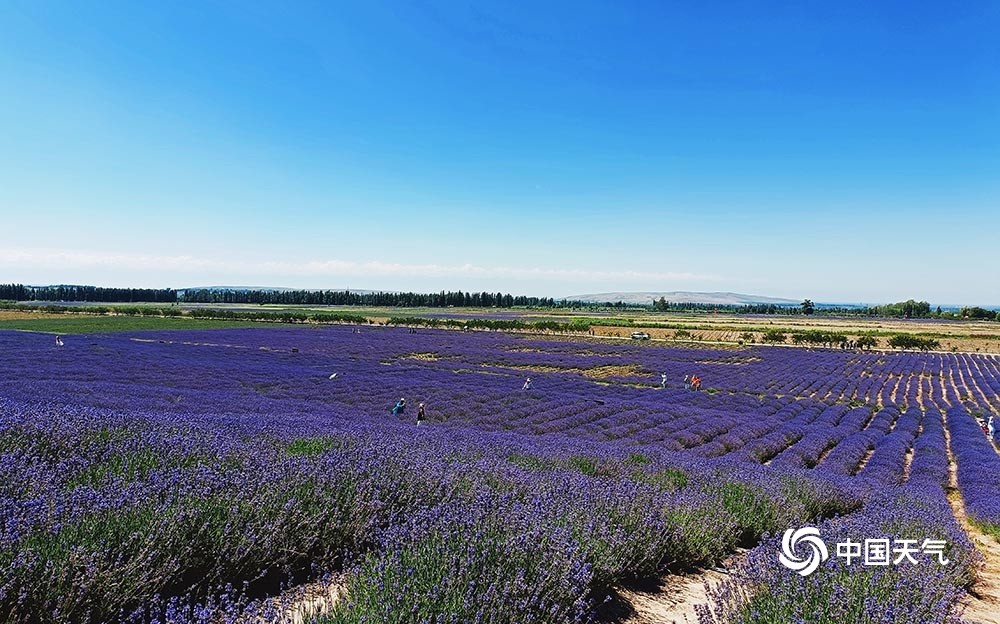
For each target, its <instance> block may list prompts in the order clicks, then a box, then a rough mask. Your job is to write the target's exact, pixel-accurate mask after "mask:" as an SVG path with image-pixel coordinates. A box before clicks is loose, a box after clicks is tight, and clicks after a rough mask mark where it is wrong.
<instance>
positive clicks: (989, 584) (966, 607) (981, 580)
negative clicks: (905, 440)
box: [944, 416, 1000, 624]
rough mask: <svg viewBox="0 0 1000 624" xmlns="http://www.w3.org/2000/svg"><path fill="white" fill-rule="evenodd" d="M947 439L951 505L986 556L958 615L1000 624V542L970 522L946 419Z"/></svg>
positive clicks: (977, 623) (973, 623)
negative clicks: (959, 485)
mask: <svg viewBox="0 0 1000 624" xmlns="http://www.w3.org/2000/svg"><path fill="white" fill-rule="evenodd" d="M944 418H945V422H944V425H945V427H944V439H945V444H946V446H947V450H948V481H949V483H948V502H949V503H951V509H952V511H953V512H954V514H955V519H956V520H957V521H958V524H959V526H961V527H962V529H963V530H964V531H965V533H966V534H967V535H968V536H969V539H970V540H972V543H973V544H975V545H976V550H978V551H979V552H980V553H981V554H982V555H983V565H982V567H981V568H980V569H979V572H978V574H977V575H976V583H975V585H973V586H972V587H971V588H970V589H969V592H968V593H967V594H966V595H965V596H964V597H963V598H962V599H961V600H960V601H959V604H958V606H957V608H956V612H957V613H958V615H959V616H960V617H961V618H962V621H963V622H965V623H967V624H1000V542H998V541H997V540H996V538H994V537H992V536H990V535H987V534H985V533H983V532H982V531H980V530H979V529H977V528H976V527H975V526H973V525H972V523H970V522H969V517H968V516H967V515H966V513H965V501H964V500H962V494H961V492H960V491H959V489H958V465H957V464H956V463H955V456H954V454H953V453H952V451H951V434H950V433H949V431H948V417H947V416H945V417H944Z"/></svg>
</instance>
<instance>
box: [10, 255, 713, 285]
mask: <svg viewBox="0 0 1000 624" xmlns="http://www.w3.org/2000/svg"><path fill="white" fill-rule="evenodd" d="M0 267H5V268H14V269H20V270H22V271H23V270H27V269H35V270H37V269H46V270H70V269H72V270H76V271H79V270H81V269H94V270H115V271H130V272H156V273H171V274H174V275H178V276H179V275H188V276H190V275H198V274H205V273H211V274H215V275H230V276H232V277H234V278H237V277H239V278H250V279H257V278H264V277H272V276H297V277H317V278H320V277H336V276H362V277H363V276H406V277H468V278H483V279H495V278H507V279H530V280H562V281H574V282H587V281H594V282H676V281H700V282H702V281H720V280H721V278H720V277H718V276H715V275H701V274H697V273H690V272H684V271H678V272H674V271H667V272H644V271H631V270H610V269H609V270H589V269H567V268H538V267H535V268H531V267H482V266H478V265H475V264H461V265H441V264H403V263H398V262H383V261H379V260H371V261H364V262H356V261H349V260H338V259H331V260H311V261H305V262H293V261H286V260H260V261H249V262H245V261H240V260H226V259H216V258H199V257H195V256H189V255H178V256H158V255H145V254H134V253H116V252H102V251H66V250H52V249H37V248H35V249H0ZM14 277H16V276H14Z"/></svg>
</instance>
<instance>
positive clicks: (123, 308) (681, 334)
mask: <svg viewBox="0 0 1000 624" xmlns="http://www.w3.org/2000/svg"><path fill="white" fill-rule="evenodd" d="M463 310H464V309H456V310H455V313H456V316H460V315H462V314H464V312H463ZM394 311H395V310H393V309H386V310H385V311H382V312H381V313H378V312H379V311H376V310H365V312H366V314H353V313H348V312H340V311H337V312H322V311H315V310H298V311H297V310H230V309H225V308H210V307H206V308H196V309H184V308H181V307H179V306H158V305H149V304H146V305H115V306H103V305H101V306H88V305H83V306H65V305H53V304H46V305H34V306H26V305H3V306H0V329H15V330H22V331H37V332H47V333H62V334H74V333H96V332H115V331H151V330H173V329H216V328H226V327H228V328H232V327H250V326H253V325H256V324H259V323H284V324H295V325H332V324H352V325H381V326H402V327H411V328H413V327H427V328H436V329H451V330H466V331H507V332H523V333H531V334H540V335H551V334H560V335H578V336H581V337H592V338H607V339H626V340H628V339H629V338H630V336H629V335H628V332H630V331H631V330H633V329H638V328H643V329H646V328H648V329H657V330H661V332H665V331H667V330H670V331H672V333H670V334H667V333H662V334H661V335H660V336H656V335H654V336H653V337H652V340H654V341H655V342H671V343H680V344H699V345H738V346H749V345H760V346H785V347H790V346H795V347H805V348H818V347H826V348H838V347H840V344H841V343H842V342H845V343H846V345H845V346H847V347H848V348H849V349H850V350H860V345H857V346H852V345H853V343H854V342H856V340H857V339H858V338H861V337H866V339H868V340H869V342H871V341H874V344H869V345H868V346H869V348H870V349H871V350H876V351H892V350H893V349H891V348H889V341H890V340H891V339H892V338H894V337H898V336H900V335H904V336H907V335H908V336H917V337H920V338H923V339H926V341H927V342H928V344H930V343H933V342H934V341H936V340H951V341H952V342H953V343H954V342H959V343H960V344H961V348H960V347H959V346H956V345H954V344H952V345H951V348H949V349H944V348H940V346H931V347H929V348H925V349H923V350H924V351H932V352H939V353H1000V335H994V334H980V335H974V334H972V333H971V332H970V334H968V335H962V334H948V333H941V332H928V331H907V328H905V327H899V326H897V327H889V328H882V327H881V326H879V327H874V328H871V329H869V328H863V329H862V328H860V327H858V326H857V325H856V324H855V325H853V326H845V327H843V328H838V327H835V326H827V327H825V328H824V329H823V330H818V329H815V328H813V329H809V328H807V327H802V326H798V325H791V326H782V325H769V326H766V327H758V326H747V325H743V326H740V325H733V324H729V323H727V322H726V320H725V319H720V322H719V323H714V324H713V323H697V324H695V323H689V324H685V323H678V322H669V321H664V322H655V321H645V320H632V319H627V318H621V319H619V318H607V317H605V318H593V317H586V316H580V317H577V318H572V320H550V319H543V320H522V319H510V318H503V319H496V318H494V319H491V318H440V317H436V316H435V317H426V316H416V315H413V316H390V315H389V314H391V313H392V312H394ZM480 312H481V310H480ZM6 314H10V316H11V317H12V318H5V316H6ZM32 315H38V316H37V317H32ZM525 316H531V313H530V312H526V314H525ZM84 319H89V320H90V321H91V322H87V321H85V320H84ZM972 323H974V322H972ZM900 325H904V324H902V323H901V324H900ZM921 328H922V327H921ZM972 328H975V329H978V330H982V329H983V327H982V324H976V325H974V324H970V329H972ZM914 329H917V328H916V327H915V328H914ZM614 330H621V332H625V335H624V336H623V335H621V332H619V331H614ZM696 332H706V333H707V335H705V334H698V333H696ZM775 333H777V334H780V335H784V336H785V339H784V340H778V341H769V340H768V339H767V338H766V336H767V334H775ZM711 334H716V335H715V336H712V335H711ZM718 334H728V336H726V335H723V336H718ZM879 339H885V340H879Z"/></svg>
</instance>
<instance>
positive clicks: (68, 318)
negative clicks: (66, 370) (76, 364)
mask: <svg viewBox="0 0 1000 624" xmlns="http://www.w3.org/2000/svg"><path fill="white" fill-rule="evenodd" d="M259 325H261V324H260V323H253V322H249V321H217V320H210V319H192V318H177V317H169V316H168V317H159V316H90V315H80V316H77V315H75V314H60V315H52V316H48V317H45V318H37V319H4V318H2V317H0V330H2V329H17V330H21V331H33V332H43V333H49V334H93V333H104V332H120V331H142V330H160V329H219V328H234V327H255V326H259Z"/></svg>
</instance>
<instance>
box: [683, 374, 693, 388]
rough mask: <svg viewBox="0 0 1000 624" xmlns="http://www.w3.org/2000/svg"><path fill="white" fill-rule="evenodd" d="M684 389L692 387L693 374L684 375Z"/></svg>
mask: <svg viewBox="0 0 1000 624" xmlns="http://www.w3.org/2000/svg"><path fill="white" fill-rule="evenodd" d="M684 389H685V390H690V389H691V375H684Z"/></svg>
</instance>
